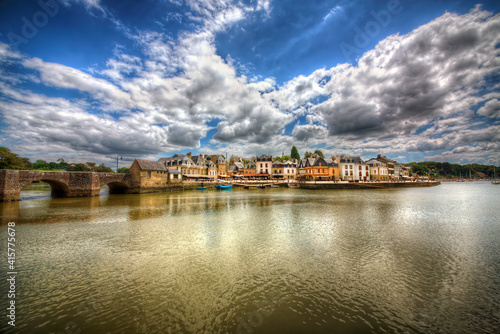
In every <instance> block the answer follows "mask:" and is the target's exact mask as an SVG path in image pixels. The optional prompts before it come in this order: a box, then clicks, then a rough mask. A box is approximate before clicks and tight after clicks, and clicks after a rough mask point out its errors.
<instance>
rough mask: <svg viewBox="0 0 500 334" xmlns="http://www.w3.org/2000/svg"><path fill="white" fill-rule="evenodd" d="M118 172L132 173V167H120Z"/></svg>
mask: <svg viewBox="0 0 500 334" xmlns="http://www.w3.org/2000/svg"><path fill="white" fill-rule="evenodd" d="M117 172H118V173H125V174H130V169H129V168H127V167H120V168H118V171H117Z"/></svg>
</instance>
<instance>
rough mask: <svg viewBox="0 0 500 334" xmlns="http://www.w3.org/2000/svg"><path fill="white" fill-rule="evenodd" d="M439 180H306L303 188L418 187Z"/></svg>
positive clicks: (436, 182)
mask: <svg viewBox="0 0 500 334" xmlns="http://www.w3.org/2000/svg"><path fill="white" fill-rule="evenodd" d="M440 184H441V182H439V181H429V182H427V181H426V182H304V183H300V188H301V189H387V188H416V187H434V186H437V185H440Z"/></svg>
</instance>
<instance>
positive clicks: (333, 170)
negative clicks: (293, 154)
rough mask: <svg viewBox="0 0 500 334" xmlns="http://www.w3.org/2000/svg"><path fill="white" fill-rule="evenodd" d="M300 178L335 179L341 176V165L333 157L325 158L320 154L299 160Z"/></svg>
mask: <svg viewBox="0 0 500 334" xmlns="http://www.w3.org/2000/svg"><path fill="white" fill-rule="evenodd" d="M298 168H299V178H300V179H302V180H318V181H320V180H323V181H328V180H335V179H336V178H338V176H339V167H338V164H336V163H335V161H334V160H333V159H323V158H321V157H320V156H318V155H313V156H312V157H311V158H305V159H302V160H300V162H299V167H298Z"/></svg>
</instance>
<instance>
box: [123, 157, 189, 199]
mask: <svg viewBox="0 0 500 334" xmlns="http://www.w3.org/2000/svg"><path fill="white" fill-rule="evenodd" d="M130 176H131V178H132V182H133V184H134V188H138V190H139V191H140V192H156V191H165V190H169V189H170V188H171V187H172V186H175V185H178V184H181V183H182V175H181V173H180V172H179V171H178V170H177V169H174V168H170V169H168V168H167V167H166V166H165V164H164V163H163V162H161V161H150V160H139V159H135V160H134V162H133V163H132V166H131V167H130Z"/></svg>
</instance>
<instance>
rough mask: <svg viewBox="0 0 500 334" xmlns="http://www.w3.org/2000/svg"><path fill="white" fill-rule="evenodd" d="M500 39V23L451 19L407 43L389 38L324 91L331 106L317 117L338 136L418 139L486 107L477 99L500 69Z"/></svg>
mask: <svg viewBox="0 0 500 334" xmlns="http://www.w3.org/2000/svg"><path fill="white" fill-rule="evenodd" d="M499 36H500V16H498V15H497V16H491V14H489V13H487V12H484V11H479V10H477V9H476V10H473V11H472V12H471V13H469V14H466V15H462V16H459V15H457V14H453V13H446V14H444V15H443V16H441V17H439V18H437V19H436V20H434V21H432V22H430V23H428V24H426V25H424V26H421V27H419V28H417V29H416V30H414V31H412V32H411V33H409V34H407V35H404V36H399V35H393V36H390V37H388V38H386V39H385V40H383V41H381V42H380V43H379V44H378V45H377V46H376V47H375V49H373V50H371V51H369V52H367V53H365V54H364V55H363V56H362V57H361V58H360V60H359V62H358V65H357V66H347V67H345V66H343V68H342V70H341V71H339V72H338V73H337V74H336V75H334V76H333V77H332V79H331V80H330V81H329V82H328V83H327V84H326V86H325V87H324V88H323V91H326V93H328V94H330V97H329V99H328V100H326V101H325V102H323V103H321V104H318V105H316V106H315V107H314V108H313V109H312V111H313V112H314V113H316V114H319V115H322V117H323V118H324V119H325V120H326V122H327V124H328V126H329V128H330V135H332V136H335V135H346V134H352V135H355V136H360V135H365V136H367V135H369V136H374V137H379V136H385V137H387V136H391V137H397V136H401V135H408V134H411V133H414V132H415V131H416V130H417V129H418V128H419V127H421V126H422V125H424V124H426V123H428V122H430V121H432V120H433V119H436V118H439V117H444V118H448V117H451V116H453V115H454V114H456V113H459V112H464V111H466V110H467V109H468V108H470V107H472V106H474V105H475V104H477V103H478V102H480V101H481V97H477V96H476V97H473V96H474V94H476V93H478V92H480V90H481V89H482V88H483V87H482V85H483V83H484V80H485V77H486V76H488V75H491V74H493V73H496V72H498V70H499V69H500V62H499V61H498V57H497V50H496V45H498V43H499V42H500V37H499ZM313 81H317V80H313ZM309 91H311V92H316V91H317V90H316V89H310V90H309ZM323 94H325V92H323Z"/></svg>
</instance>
